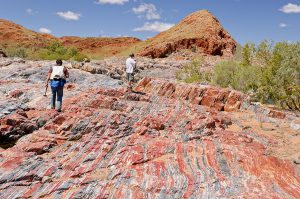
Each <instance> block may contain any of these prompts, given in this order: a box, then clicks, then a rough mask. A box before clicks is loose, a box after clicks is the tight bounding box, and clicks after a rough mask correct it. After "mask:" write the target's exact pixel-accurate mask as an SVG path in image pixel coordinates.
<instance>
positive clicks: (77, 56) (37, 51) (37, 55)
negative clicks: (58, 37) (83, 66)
mask: <svg viewBox="0 0 300 199" xmlns="http://www.w3.org/2000/svg"><path fill="white" fill-rule="evenodd" d="M2 49H3V50H4V51H5V53H6V54H7V56H8V57H21V58H26V59H31V60H56V59H62V60H75V61H83V60H84V59H85V58H88V57H87V56H86V55H84V54H82V53H80V52H79V51H78V50H77V49H76V48H73V47H65V46H63V45H62V44H61V43H59V42H52V43H50V44H49V45H48V46H46V47H44V48H23V47H9V48H2Z"/></svg>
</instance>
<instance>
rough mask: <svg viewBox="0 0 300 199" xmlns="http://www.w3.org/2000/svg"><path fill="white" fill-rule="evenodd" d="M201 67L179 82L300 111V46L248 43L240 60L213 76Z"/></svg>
mask: <svg viewBox="0 0 300 199" xmlns="http://www.w3.org/2000/svg"><path fill="white" fill-rule="evenodd" d="M200 66H201V63H197V64H196V63H195V62H194V61H193V62H192V63H191V64H189V65H187V66H185V67H184V68H183V69H181V70H180V71H179V72H178V73H177V78H178V79H179V80H183V81H185V82H188V83H190V82H203V81H209V82H210V83H212V84H214V85H218V86H221V87H231V88H233V89H236V90H240V91H243V92H245V93H247V94H249V95H250V96H252V99H254V100H257V101H261V102H263V103H268V104H274V105H277V106H278V107H281V108H284V109H290V110H298V111H300V43H288V42H280V43H272V42H269V41H263V42H261V43H260V44H259V45H254V44H251V43H247V44H246V45H244V47H243V48H241V50H240V51H239V55H238V56H235V58H234V59H232V60H230V61H223V62H220V63H218V64H217V65H216V66H215V67H214V71H213V72H212V73H211V74H209V73H207V72H201V71H200ZM208 75H210V76H209V77H208Z"/></svg>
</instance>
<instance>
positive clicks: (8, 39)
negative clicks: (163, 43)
mask: <svg viewBox="0 0 300 199" xmlns="http://www.w3.org/2000/svg"><path fill="white" fill-rule="evenodd" d="M53 41H59V42H62V44H63V45H65V46H69V47H75V48H77V49H78V50H80V51H81V52H83V53H86V54H88V55H96V56H98V57H99V56H100V57H109V56H112V55H115V54H119V53H120V52H122V51H124V50H126V49H127V48H128V47H131V46H132V45H134V44H137V43H139V42H140V40H139V39H137V38H133V37H119V38H102V37H87V38H81V37H71V36H68V37H62V38H57V37H54V36H53V35H50V34H42V33H38V32H35V31H32V30H29V29H26V28H24V27H23V26H20V25H18V24H15V23H13V22H11V21H8V20H4V19H0V46H3V47H4V48H7V47H12V46H18V47H25V48H32V47H34V48H40V47H45V46H47V45H49V43H51V42H53Z"/></svg>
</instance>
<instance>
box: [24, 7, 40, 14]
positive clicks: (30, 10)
mask: <svg viewBox="0 0 300 199" xmlns="http://www.w3.org/2000/svg"><path fill="white" fill-rule="evenodd" d="M26 12H27V14H30V15H34V14H37V13H38V12H37V11H35V10H33V9H31V8H28V9H26Z"/></svg>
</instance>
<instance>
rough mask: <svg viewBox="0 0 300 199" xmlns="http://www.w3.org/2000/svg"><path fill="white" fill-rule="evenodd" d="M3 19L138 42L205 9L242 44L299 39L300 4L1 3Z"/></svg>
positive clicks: (167, 0) (210, 0) (252, 0)
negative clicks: (133, 38)
mask: <svg viewBox="0 0 300 199" xmlns="http://www.w3.org/2000/svg"><path fill="white" fill-rule="evenodd" d="M0 5H1V6H0V18H3V19H8V20H11V21H13V22H15V23H18V24H20V25H22V26H24V27H26V28H29V29H32V30H35V31H37V32H39V31H42V32H50V31H51V34H53V35H55V36H59V37H60V36H66V35H67V36H70V35H73V36H84V37H87V36H113V37H117V36H133V37H138V38H140V39H146V38H148V37H151V36H154V35H156V34H157V33H158V32H159V31H162V30H165V29H166V28H168V27H170V26H172V25H173V24H176V23H178V22H179V21H180V20H181V19H183V18H184V17H185V16H186V15H188V14H190V13H192V12H194V11H197V10H201V9H208V10H209V11H211V12H212V13H213V14H214V15H215V16H216V17H217V18H218V19H219V20H220V22H221V23H222V25H223V26H224V28H225V29H226V30H228V31H229V33H230V34H231V35H232V36H233V37H234V38H235V39H236V40H237V41H238V42H239V43H241V44H244V43H246V42H248V41H251V42H255V43H258V42H260V41H262V40H264V39H268V40H274V41H292V42H293V41H300V0H160V1H159V0H156V1H154V0H142V1H141V0H0Z"/></svg>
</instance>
